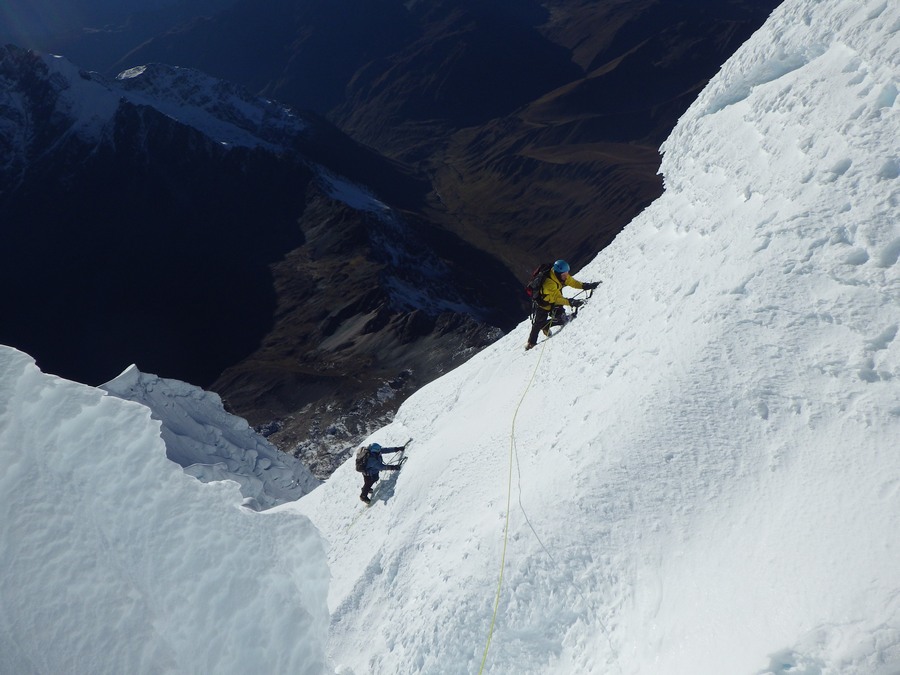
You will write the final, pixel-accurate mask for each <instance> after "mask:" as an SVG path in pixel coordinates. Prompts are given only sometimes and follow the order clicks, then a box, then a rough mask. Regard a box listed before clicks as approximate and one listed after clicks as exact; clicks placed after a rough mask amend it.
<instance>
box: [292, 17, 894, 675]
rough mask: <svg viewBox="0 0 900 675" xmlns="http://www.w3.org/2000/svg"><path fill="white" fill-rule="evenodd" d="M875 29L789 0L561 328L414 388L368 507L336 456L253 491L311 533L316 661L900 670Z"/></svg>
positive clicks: (886, 50)
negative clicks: (300, 476)
mask: <svg viewBox="0 0 900 675" xmlns="http://www.w3.org/2000/svg"><path fill="white" fill-rule="evenodd" d="M898 29H900V5H898V4H897V3H885V2H883V1H881V0H869V1H866V2H850V1H848V0H825V1H817V2H814V1H811V0H788V2H786V3H785V4H784V5H782V6H781V7H780V8H779V9H778V10H777V11H776V12H775V13H774V14H773V16H772V17H771V19H770V20H769V22H768V23H767V24H766V26H764V27H763V28H762V29H761V30H760V31H759V32H758V33H757V34H756V35H755V36H754V37H753V38H752V39H751V40H750V41H749V42H748V43H747V44H746V45H745V46H744V47H743V48H742V49H741V50H739V51H738V53H737V54H736V55H735V56H734V57H733V58H732V59H731V60H730V61H729V62H728V63H727V64H726V65H725V66H724V67H723V69H722V71H721V72H720V73H719V75H718V76H717V77H716V78H714V80H713V81H712V82H711V83H710V84H709V86H708V87H707V88H706V90H705V91H704V92H703V93H702V95H701V96H700V98H699V100H698V101H697V102H696V103H695V104H694V105H693V106H692V108H691V109H690V110H689V111H688V113H687V114H686V115H685V116H684V118H683V119H682V120H681V121H680V123H679V125H678V127H677V128H676V129H675V131H674V133H673V134H672V136H671V138H670V139H669V140H668V141H667V143H666V144H665V147H664V150H665V159H664V164H663V169H662V170H663V172H664V175H665V181H666V193H665V195H664V196H663V197H662V198H661V199H659V200H658V201H657V202H656V203H654V204H653V205H652V206H651V207H650V208H649V209H647V211H646V212H645V213H643V214H642V215H641V216H640V217H639V218H638V219H636V220H635V222H633V223H632V224H631V225H630V226H629V227H628V228H627V229H626V230H625V232H623V233H622V235H621V236H619V237H618V238H617V239H616V241H615V242H614V243H613V245H612V246H610V247H609V248H608V249H606V250H605V251H603V252H602V253H601V254H600V255H599V256H598V257H597V258H596V260H595V261H594V262H592V263H591V264H590V265H589V266H588V267H587V268H586V269H584V270H581V271H580V272H579V273H578V274H577V275H576V276H577V277H578V278H579V279H582V280H592V279H602V280H604V281H605V283H604V285H603V286H601V287H600V289H599V290H598V291H597V292H595V293H594V296H593V298H592V299H591V301H590V303H589V304H588V305H587V306H586V307H585V308H584V309H583V310H582V311H581V312H580V315H579V317H578V319H577V321H576V322H574V323H573V324H572V325H571V326H568V327H566V328H565V329H564V330H563V331H562V332H561V333H560V334H559V335H558V336H556V337H554V338H553V339H551V340H549V341H547V342H544V343H541V344H539V345H538V348H537V349H535V350H532V351H531V352H527V353H523V351H522V347H523V345H524V343H525V339H526V332H527V326H526V325H524V324H523V325H522V326H520V327H519V328H518V329H517V330H516V331H514V332H513V333H512V334H511V335H509V336H508V337H506V338H505V339H503V340H501V341H500V342H498V343H497V344H496V345H494V346H492V347H490V348H488V349H487V350H485V351H484V352H482V353H480V354H479V355H477V356H476V357H474V358H473V359H471V360H470V361H469V362H468V363H466V364H465V365H464V366H462V367H460V368H459V369H457V370H456V371H454V372H452V373H450V374H449V375H447V376H445V377H443V378H441V379H440V380H439V381H437V382H435V383H434V384H432V385H430V386H428V387H426V388H425V389H424V390H422V391H420V392H419V393H417V394H416V395H415V396H413V397H412V398H411V399H410V400H409V401H408V402H407V403H406V404H405V405H404V406H403V407H402V408H401V410H400V411H399V413H398V415H397V417H396V420H395V422H394V423H393V424H392V425H391V426H389V427H387V428H385V429H383V430H382V431H380V432H379V433H378V434H376V435H375V436H374V437H373V438H372V440H377V441H379V442H381V443H382V444H388V445H390V444H394V443H398V442H403V441H404V440H405V439H406V438H407V437H413V438H415V442H414V444H413V445H412V447H411V450H410V453H409V461H408V462H407V464H406V466H405V468H404V469H403V471H402V472H401V474H400V475H399V476H396V478H395V477H393V476H390V477H389V478H390V484H389V485H388V488H389V489H388V490H386V492H385V496H386V498H385V499H384V500H383V501H381V502H380V503H376V504H375V505H374V506H373V507H371V508H369V509H366V510H364V509H362V507H361V505H360V504H359V502H358V501H357V494H358V491H359V486H360V483H361V481H360V479H359V476H358V474H356V473H355V472H354V471H353V468H352V466H351V465H350V464H347V465H345V466H343V467H342V468H341V469H339V470H338V472H337V473H335V474H334V476H333V477H332V478H331V479H330V480H329V481H328V482H327V483H326V484H325V485H324V486H323V487H321V488H319V489H318V490H316V491H314V492H313V493H311V494H310V495H308V496H307V497H304V498H303V499H302V500H301V501H300V502H299V503H297V504H295V505H286V506H283V507H278V509H276V510H286V511H300V512H302V513H305V514H308V515H309V516H310V517H311V518H312V520H313V522H315V523H316V525H317V526H318V527H319V529H320V530H321V531H322V533H323V534H324V535H325V537H326V538H327V539H328V540H329V544H330V551H329V560H330V563H331V569H332V583H331V587H330V591H329V604H330V607H331V611H332V625H331V637H330V643H329V653H330V655H331V656H332V658H333V659H334V660H335V663H336V664H338V665H339V672H342V673H356V674H357V675H362V674H363V673H374V672H390V673H475V672H481V670H482V667H483V671H484V672H489V673H666V675H675V674H679V673H691V674H696V673H709V674H710V675H713V674H721V673H779V674H781V673H785V674H786V673H792V674H793V673H804V674H806V675H812V674H813V673H815V674H817V675H824V674H829V675H831V674H837V673H841V674H844V675H845V674H848V673H859V674H867V675H872V674H877V675H888V674H896V673H900V564H898V560H900V535H898V533H900V456H898V453H897V438H900V386H898V377H900V345H898V340H897V339H896V338H897V333H898V327H900V274H898V267H900V266H898V255H900V226H898V222H897V212H898V211H897V209H898V202H900V180H898V178H900V147H898V140H897V139H898V138H900V121H898V120H900V117H898V114H900V110H898V108H900V105H898V101H897V86H898V84H897V79H898V73H900V70H898V64H900V49H898V47H900V32H898ZM501 562H502V565H503V566H502V570H503V574H502V579H501V578H500V570H501ZM498 591H499V595H498ZM497 597H499V606H498V610H497V614H496V621H495V622H493V623H492V616H493V611H494V602H495V598H497Z"/></svg>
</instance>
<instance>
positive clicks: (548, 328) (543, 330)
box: [541, 324, 550, 337]
mask: <svg viewBox="0 0 900 675" xmlns="http://www.w3.org/2000/svg"><path fill="white" fill-rule="evenodd" d="M541 332H542V333H543V334H544V335H546V336H547V337H550V325H549V324H548V325H546V326H544V327H543V328H541Z"/></svg>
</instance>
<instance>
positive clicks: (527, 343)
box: [525, 342, 534, 352]
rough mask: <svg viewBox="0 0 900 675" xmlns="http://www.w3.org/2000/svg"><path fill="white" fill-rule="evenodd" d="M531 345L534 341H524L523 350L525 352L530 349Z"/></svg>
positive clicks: (532, 345)
mask: <svg viewBox="0 0 900 675" xmlns="http://www.w3.org/2000/svg"><path fill="white" fill-rule="evenodd" d="M532 347H534V343H533V342H526V343H525V351H526V352H527V351H528V350H529V349H531V348H532Z"/></svg>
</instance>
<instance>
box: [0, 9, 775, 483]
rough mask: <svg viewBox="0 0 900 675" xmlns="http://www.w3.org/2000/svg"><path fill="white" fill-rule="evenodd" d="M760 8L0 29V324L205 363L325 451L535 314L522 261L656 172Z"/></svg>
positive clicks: (95, 365) (151, 362) (182, 12)
mask: <svg viewBox="0 0 900 675" xmlns="http://www.w3.org/2000/svg"><path fill="white" fill-rule="evenodd" d="M775 4H777V3H775V2H768V3H749V2H722V3H713V2H705V1H696V0H695V1H686V2H677V3H670V2H667V3H662V2H654V1H650V0H640V1H633V2H618V3H610V4H603V5H598V4H597V3H592V2H583V1H577V0H556V1H553V2H494V3H490V4H485V3H481V2H474V1H472V2H468V1H466V0H440V1H437V2H429V3H422V2H405V3H402V2H374V1H367V0H358V1H357V2H341V3H335V2H325V1H324V0H321V1H313V2H301V1H299V0H277V1H274V2H269V3H265V4H263V5H260V4H259V3H251V2H244V1H238V2H234V3H218V4H217V3H209V4H206V5H195V6H193V7H194V10H193V12H194V13H192V10H191V9H190V8H191V7H192V5H189V4H180V5H170V6H164V5H162V4H160V5H157V4H156V3H148V4H147V5H142V6H141V10H142V11H141V12H140V13H138V14H135V13H132V14H129V15H128V16H127V17H120V18H118V19H111V18H110V15H108V14H107V15H104V20H106V21H107V23H104V24H103V25H99V24H95V25H83V26H75V25H73V26H71V28H72V30H67V31H62V32H55V33H52V34H50V35H29V36H25V37H22V36H18V37H20V38H22V42H23V43H27V44H28V45H29V46H32V47H36V48H37V49H38V50H40V51H38V52H34V51H26V50H23V49H21V48H16V47H12V46H9V47H7V48H5V49H4V51H3V55H2V59H0V77H2V78H3V84H4V88H3V94H2V96H3V99H2V101H0V144H2V145H3V149H4V154H3V157H4V164H3V167H2V169H0V172H2V173H0V175H2V182H0V222H2V223H3V226H4V230H5V231H8V232H9V233H10V235H9V236H10V238H9V240H8V241H9V242H10V245H9V246H8V247H5V248H4V252H3V253H2V255H3V258H4V259H3V272H0V274H3V282H4V285H5V287H7V288H18V289H21V290H20V291H19V292H17V293H10V294H5V295H4V296H3V299H2V307H0V309H2V311H3V312H4V315H5V316H11V317H16V319H15V320H14V321H11V322H8V323H4V325H3V326H2V328H0V341H2V342H4V343H7V344H12V345H14V346H18V347H21V348H24V349H27V350H28V351H29V352H30V353H32V354H34V355H35V356H36V357H37V359H38V362H39V363H40V364H41V365H42V367H44V368H45V369H47V370H49V371H51V372H56V373H59V374H62V375H64V376H67V377H71V378H73V379H77V380H80V381H84V382H88V383H100V382H103V381H104V380H106V379H109V378H111V377H113V376H114V375H115V374H117V373H118V372H120V371H121V370H122V369H123V368H124V366H126V365H128V363H133V362H134V363H137V365H138V366H139V367H140V368H141V370H143V371H144V372H154V373H159V374H162V375H164V376H170V377H177V378H179V379H182V380H186V381H190V382H193V383H196V384H199V385H202V386H207V387H209V388H210V389H212V390H214V391H216V392H218V393H219V394H221V395H222V397H223V398H224V399H225V401H226V403H227V405H228V406H229V408H230V410H232V411H233V412H236V413H237V414H240V415H241V416H244V417H246V418H247V419H248V420H250V421H251V423H252V424H255V425H259V426H260V427H261V428H264V429H266V433H269V434H270V439H271V440H272V441H273V442H274V443H275V444H276V445H277V446H278V447H280V448H281V449H283V450H286V451H289V452H291V453H293V454H295V455H299V456H301V457H302V458H303V459H304V461H306V462H307V464H308V465H309V466H310V467H311V468H312V469H313V470H314V472H315V473H316V474H317V475H319V476H320V477H323V476H325V475H328V473H330V471H331V470H332V469H333V468H334V467H335V466H337V464H339V462H340V460H341V459H343V457H345V456H346V452H347V447H348V446H349V445H350V444H351V443H353V442H355V440H356V439H358V438H359V437H361V436H362V435H365V434H366V433H367V432H370V431H371V430H373V429H374V428H376V427H377V426H380V425H381V424H383V423H384V422H385V421H387V420H388V419H390V417H391V416H392V414H393V411H394V410H396V407H397V405H399V403H401V402H402V401H403V400H404V399H405V397H406V396H408V395H409V394H410V393H412V392H413V391H415V390H416V389H417V388H419V387H420V386H421V385H422V384H424V383H426V382H428V381H430V380H432V379H434V377H436V376H438V375H440V374H441V373H443V372H446V371H447V370H449V369H450V368H452V367H454V366H455V365H457V364H459V363H460V362H462V361H463V360H465V359H466V358H467V357H468V356H470V355H471V354H472V353H474V352H475V351H477V350H479V349H481V348H483V347H484V346H485V345H487V344H489V343H490V342H492V341H493V340H495V339H496V338H497V337H499V336H500V335H501V334H503V332H505V331H508V330H509V329H510V328H511V327H512V326H514V325H515V324H516V323H517V322H518V321H519V320H520V319H521V317H522V316H523V315H525V314H526V313H527V307H526V306H525V305H524V303H523V300H524V296H523V295H522V293H521V282H523V281H524V280H525V279H526V278H527V276H528V274H529V273H530V271H531V269H532V268H533V267H534V266H535V265H536V264H537V263H538V262H540V261H542V260H544V259H553V258H557V257H565V258H567V259H568V260H569V261H570V262H571V263H572V264H573V267H574V268H575V269H576V270H577V269H578V267H579V266H580V265H582V264H584V263H585V262H586V261H587V260H588V259H589V258H590V257H591V256H592V255H593V254H595V253H596V251H597V250H599V249H601V248H603V247H604V246H605V245H606V244H608V243H609V242H610V241H611V240H612V239H613V237H614V236H615V235H616V234H617V233H618V231H619V230H620V229H621V228H622V227H623V226H624V225H625V223H627V222H628V221H629V220H630V219H631V218H633V217H634V216H635V215H636V214H637V213H639V212H640V211H641V210H642V209H643V208H644V207H646V206H647V205H648V204H649V203H650V202H651V201H652V200H653V199H654V198H655V197H656V196H658V195H659V194H660V192H661V189H662V185H661V181H660V178H659V177H658V176H657V174H656V172H657V169H658V165H659V154H658V151H657V148H658V147H659V144H660V143H661V142H662V140H663V139H664V138H665V137H666V136H667V134H668V132H669V131H670V130H671V128H672V127H673V126H674V124H675V122H676V121H677V119H678V117H679V116H680V115H681V114H682V112H683V111H684V110H685V109H686V108H687V106H688V105H689V103H690V102H691V101H692V100H693V98H694V97H695V96H696V94H697V93H698V92H699V91H700V89H701V88H702V87H703V85H704V84H705V83H706V81H707V80H708V78H709V77H710V76H712V75H713V74H714V73H715V71H716V69H717V68H718V67H719V65H720V64H721V63H723V62H724V61H725V60H726V59H727V58H728V56H729V55H730V54H731V53H732V52H733V51H734V50H735V49H736V48H737V47H738V46H739V45H740V44H742V43H743V42H744V41H745V40H746V38H747V37H748V36H749V35H750V34H751V33H752V32H753V30H755V29H756V28H757V27H758V26H759V25H761V24H762V22H763V21H764V20H765V18H766V16H767V15H768V13H769V11H770V10H771V9H772V8H773V7H774V6H775ZM128 9H129V11H133V10H136V9H138V7H136V6H129V8H128ZM110 11H111V10H110ZM0 32H3V33H4V34H8V33H9V30H8V28H7V29H6V30H4V31H0ZM46 53H58V54H63V55H64V56H65V57H66V58H65V59H56V58H51V57H48V56H44V55H42V54H46ZM74 64H77V65H74ZM163 64H169V65H163ZM120 73H121V74H122V75H119V74H120ZM89 91H90V92H93V93H87V92H89ZM98 91H104V92H106V93H105V94H104V96H100V97H96V96H95V94H96V92H98ZM101 102H102V104H101ZM94 106H100V107H101V108H102V110H96V109H94ZM85 116H87V119H88V120H89V121H85V120H86V117H85ZM63 334H64V335H67V336H70V337H71V339H69V340H66V341H63V340H61V339H60V336H61V335H63Z"/></svg>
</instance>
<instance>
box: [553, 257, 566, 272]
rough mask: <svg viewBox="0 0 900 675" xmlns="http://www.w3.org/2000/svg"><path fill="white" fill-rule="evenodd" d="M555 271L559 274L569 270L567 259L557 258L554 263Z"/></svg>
mask: <svg viewBox="0 0 900 675" xmlns="http://www.w3.org/2000/svg"><path fill="white" fill-rule="evenodd" d="M553 271H554V272H556V273H557V274H564V273H565V272H568V271H569V263H567V262H566V261H565V260H557V261H556V262H555V263H553Z"/></svg>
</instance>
